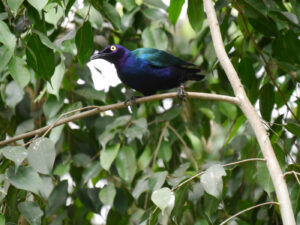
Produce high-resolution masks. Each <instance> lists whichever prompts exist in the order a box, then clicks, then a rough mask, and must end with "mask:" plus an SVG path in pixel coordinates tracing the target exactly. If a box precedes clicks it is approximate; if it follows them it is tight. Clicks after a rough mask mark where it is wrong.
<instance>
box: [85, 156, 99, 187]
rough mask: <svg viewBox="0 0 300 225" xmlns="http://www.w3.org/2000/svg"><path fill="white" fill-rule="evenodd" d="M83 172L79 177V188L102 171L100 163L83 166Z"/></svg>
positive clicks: (94, 162) (95, 162)
mask: <svg viewBox="0 0 300 225" xmlns="http://www.w3.org/2000/svg"><path fill="white" fill-rule="evenodd" d="M85 166H86V168H84V171H83V173H82V175H81V177H82V179H81V182H80V186H83V185H84V184H86V183H87V182H88V181H89V180H90V179H92V178H94V177H96V176H97V175H98V174H99V173H100V172H101V170H102V168H101V166H100V163H99V162H98V161H96V160H95V161H93V162H91V163H88V164H87V165H85Z"/></svg>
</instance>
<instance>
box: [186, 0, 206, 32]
mask: <svg viewBox="0 0 300 225" xmlns="http://www.w3.org/2000/svg"><path fill="white" fill-rule="evenodd" d="M187 14H188V17H189V21H190V24H191V26H192V28H193V29H194V30H195V31H196V32H197V31H200V30H201V27H202V24H203V20H204V10H203V1H199V0H189V1H188V9H187Z"/></svg>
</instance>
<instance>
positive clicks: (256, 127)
mask: <svg viewBox="0 0 300 225" xmlns="http://www.w3.org/2000/svg"><path fill="white" fill-rule="evenodd" d="M204 8H205V12H206V15H207V19H208V23H209V27H210V32H211V36H212V40H213V45H214V48H215V52H216V55H217V57H218V59H219V61H220V64H221V65H222V67H223V69H224V71H225V73H226V75H227V77H228V80H229V82H230V84H231V86H232V88H233V91H234V93H235V96H236V97H237V98H238V99H239V100H240V104H239V107H240V109H241V110H242V111H243V113H244V115H245V116H246V118H247V119H248V121H249V124H250V125H251V127H252V129H253V131H254V133H255V136H256V139H257V141H258V143H259V146H260V148H261V151H262V153H263V156H264V158H265V159H266V165H267V167H268V170H269V173H270V176H271V178H272V181H273V184H274V187H275V192H276V195H277V198H278V201H279V204H280V210H281V216H282V221H283V224H284V225H296V221H295V216H294V213H293V210H292V205H291V200H290V197H289V193H288V189H287V185H286V182H285V180H284V176H283V174H282V171H281V169H280V166H279V163H278V161H277V159H276V156H275V154H274V151H273V148H272V145H271V142H270V139H269V136H268V134H267V132H266V130H265V128H264V126H263V123H262V122H261V119H260V117H259V116H258V114H257V112H256V110H255V109H254V107H253V106H252V105H251V103H250V101H249V99H248V97H247V95H246V93H245V90H244V88H243V85H242V83H241V81H240V79H239V77H238V74H237V72H236V71H235V69H234V67H233V65H232V63H231V61H230V59H229V57H228V55H227V53H226V51H225V48H224V44H223V40H222V36H221V32H220V28H219V23H218V19H217V15H216V11H215V9H214V5H213V2H212V1H211V0H204Z"/></svg>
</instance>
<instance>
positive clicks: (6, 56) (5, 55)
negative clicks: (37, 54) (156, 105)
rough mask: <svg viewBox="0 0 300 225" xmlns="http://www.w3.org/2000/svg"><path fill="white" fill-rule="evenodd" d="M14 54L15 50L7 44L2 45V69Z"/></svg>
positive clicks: (0, 53)
mask: <svg viewBox="0 0 300 225" xmlns="http://www.w3.org/2000/svg"><path fill="white" fill-rule="evenodd" d="M13 54H14V52H13V51H12V50H11V49H9V48H8V47H6V46H5V45H3V46H1V47H0V58H1V60H0V71H2V70H3V69H4V68H5V66H6V65H7V63H8V62H9V60H10V58H11V57H12V56H13Z"/></svg>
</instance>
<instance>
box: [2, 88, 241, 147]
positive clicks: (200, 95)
mask: <svg viewBox="0 0 300 225" xmlns="http://www.w3.org/2000/svg"><path fill="white" fill-rule="evenodd" d="M187 97H188V98H198V99H204V100H218V101H225V102H230V103H233V104H236V105H239V100H238V99H237V98H236V97H230V96H226V95H217V94H208V93H197V92H187ZM165 98H177V93H176V92H172V93H165V94H157V95H152V96H147V97H142V98H138V99H137V100H136V103H143V102H150V101H155V100H162V99H165ZM125 107H127V105H126V104H125V103H124V102H120V103H116V104H112V105H106V106H89V107H88V109H90V108H92V109H90V110H88V111H85V112H81V113H78V114H75V115H73V116H69V117H67V118H62V119H60V120H57V121H55V122H54V124H50V125H48V126H45V127H42V128H40V129H37V130H34V131H30V132H27V133H25V134H21V135H18V136H15V137H12V138H9V139H7V140H3V141H0V146H3V145H7V144H9V143H12V142H15V141H17V140H21V139H24V138H29V137H32V136H36V135H41V134H43V133H45V132H46V131H48V130H50V129H52V128H54V127H57V126H59V125H62V124H65V123H68V122H71V121H74V120H78V119H82V118H85V117H88V116H93V115H96V114H98V113H100V112H104V111H107V110H114V109H120V108H125ZM83 109H85V108H83Z"/></svg>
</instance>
